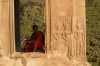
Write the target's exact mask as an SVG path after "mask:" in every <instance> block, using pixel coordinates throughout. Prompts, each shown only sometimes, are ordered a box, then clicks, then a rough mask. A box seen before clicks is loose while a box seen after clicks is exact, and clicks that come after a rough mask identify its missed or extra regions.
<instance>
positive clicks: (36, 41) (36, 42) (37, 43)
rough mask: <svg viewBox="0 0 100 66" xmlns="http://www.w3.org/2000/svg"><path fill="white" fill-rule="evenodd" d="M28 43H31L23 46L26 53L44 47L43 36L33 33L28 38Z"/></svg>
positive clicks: (38, 32)
mask: <svg viewBox="0 0 100 66" xmlns="http://www.w3.org/2000/svg"><path fill="white" fill-rule="evenodd" d="M30 41H33V42H31V43H29V44H27V45H26V46H25V48H26V49H27V51H33V50H34V49H37V48H40V49H43V48H44V47H45V36H44V34H43V33H42V32H40V31H35V32H34V33H32V35H31V37H30Z"/></svg>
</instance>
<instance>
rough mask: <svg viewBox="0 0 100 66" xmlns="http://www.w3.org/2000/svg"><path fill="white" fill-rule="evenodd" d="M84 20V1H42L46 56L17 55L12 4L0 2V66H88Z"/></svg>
mask: <svg viewBox="0 0 100 66" xmlns="http://www.w3.org/2000/svg"><path fill="white" fill-rule="evenodd" d="M85 17H86V15H85V0H46V25H47V27H46V28H47V30H46V31H47V39H46V41H47V53H45V54H41V53H18V52H16V51H15V38H14V0H0V66H32V65H33V66H91V65H90V64H89V63H88V62H87V60H86V21H85V20H86V19H85Z"/></svg>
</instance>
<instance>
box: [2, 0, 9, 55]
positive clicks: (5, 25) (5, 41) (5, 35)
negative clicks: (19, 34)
mask: <svg viewBox="0 0 100 66" xmlns="http://www.w3.org/2000/svg"><path fill="white" fill-rule="evenodd" d="M0 1H1V2H0V3H1V4H0V6H1V8H0V10H1V12H0V21H1V22H0V36H1V38H2V39H1V44H2V45H3V49H4V51H5V54H6V56H8V55H10V47H9V46H10V42H9V41H10V35H9V33H10V30H9V0H0Z"/></svg>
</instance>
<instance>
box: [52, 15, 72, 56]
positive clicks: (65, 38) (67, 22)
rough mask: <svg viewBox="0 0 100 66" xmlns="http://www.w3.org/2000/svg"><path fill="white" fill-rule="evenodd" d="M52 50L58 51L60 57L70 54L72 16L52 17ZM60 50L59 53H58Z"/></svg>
mask: <svg viewBox="0 0 100 66" xmlns="http://www.w3.org/2000/svg"><path fill="white" fill-rule="evenodd" d="M52 30H53V31H52V35H51V36H52V37H51V38H52V43H53V44H52V46H51V47H52V48H51V49H52V51H58V52H55V53H54V54H55V55H56V53H58V55H60V54H61V55H60V56H61V57H62V55H63V56H65V57H67V56H72V48H71V47H72V40H71V35H72V17H55V18H54V19H52ZM60 52H61V53H60Z"/></svg>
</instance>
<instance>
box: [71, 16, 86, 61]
mask: <svg viewBox="0 0 100 66" xmlns="http://www.w3.org/2000/svg"><path fill="white" fill-rule="evenodd" d="M76 20H77V21H76V24H75V25H74V27H75V30H74V32H73V33H74V39H73V41H74V43H73V54H74V57H75V56H76V57H77V58H80V59H83V60H85V59H86V58H85V56H86V55H85V54H86V53H85V52H86V51H85V50H86V49H85V48H86V46H85V29H84V28H85V27H84V25H85V24H84V21H85V20H84V17H83V18H82V17H81V18H80V17H79V18H77V19H76Z"/></svg>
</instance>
